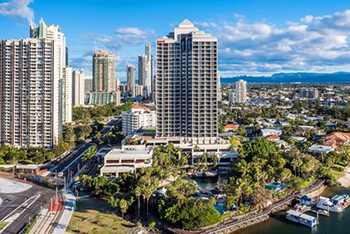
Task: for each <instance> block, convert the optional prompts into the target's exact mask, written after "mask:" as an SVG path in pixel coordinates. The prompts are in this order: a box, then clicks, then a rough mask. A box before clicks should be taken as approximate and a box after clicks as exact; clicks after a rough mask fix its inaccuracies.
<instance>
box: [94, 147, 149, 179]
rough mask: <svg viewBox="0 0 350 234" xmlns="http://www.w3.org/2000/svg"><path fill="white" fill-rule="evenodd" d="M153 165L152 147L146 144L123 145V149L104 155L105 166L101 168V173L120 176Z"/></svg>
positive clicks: (102, 174)
mask: <svg viewBox="0 0 350 234" xmlns="http://www.w3.org/2000/svg"><path fill="white" fill-rule="evenodd" d="M141 148H142V149H141ZM151 165H152V149H147V148H145V147H144V146H141V147H138V146H129V148H128V147H123V149H113V150H111V151H110V152H109V153H107V154H106V155H105V156H104V166H103V167H102V168H101V170H100V175H101V176H107V177H108V176H111V177H118V176H119V175H120V174H122V173H130V172H131V173H135V172H137V171H138V170H139V169H141V168H143V167H149V166H151Z"/></svg>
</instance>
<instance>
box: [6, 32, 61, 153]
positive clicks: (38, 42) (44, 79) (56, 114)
mask: <svg viewBox="0 0 350 234" xmlns="http://www.w3.org/2000/svg"><path fill="white" fill-rule="evenodd" d="M60 50H61V46H60V42H58V41H57V40H53V39H46V38H30V39H19V40H3V41H1V43H0V143H1V145H3V144H10V145H13V146H16V147H29V146H34V147H47V148H51V147H53V146H54V145H55V144H57V142H58V137H59V133H60V130H61V109H60V79H61V72H62V71H63V69H62V70H61V68H62V64H61V59H60V56H59V54H60ZM64 57H65V56H64Z"/></svg>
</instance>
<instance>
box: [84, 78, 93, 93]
mask: <svg viewBox="0 0 350 234" xmlns="http://www.w3.org/2000/svg"><path fill="white" fill-rule="evenodd" d="M84 86H85V87H84V94H86V93H87V92H91V91H92V79H91V78H89V79H85V82H84Z"/></svg>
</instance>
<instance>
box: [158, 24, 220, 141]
mask: <svg viewBox="0 0 350 234" xmlns="http://www.w3.org/2000/svg"><path fill="white" fill-rule="evenodd" d="M155 85H156V87H155V90H156V109H157V137H179V138H180V139H181V141H183V142H187V143H194V144H214V143H218V142H219V138H218V87H217V86H218V42H217V38H215V37H213V36H211V35H209V34H206V33H205V32H203V31H200V30H199V29H198V28H196V27H195V26H194V24H193V23H191V22H190V21H188V20H184V21H183V22H182V23H181V24H180V25H179V26H178V27H177V28H175V30H174V32H171V33H169V35H167V36H164V37H163V38H159V39H157V40H156V80H155Z"/></svg>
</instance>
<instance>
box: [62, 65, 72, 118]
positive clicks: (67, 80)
mask: <svg viewBox="0 0 350 234" xmlns="http://www.w3.org/2000/svg"><path fill="white" fill-rule="evenodd" d="M72 78H73V69H72V68H71V67H65V68H63V77H62V80H61V92H62V97H61V99H62V123H70V122H72V104H73V97H72V95H73V82H72Z"/></svg>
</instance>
